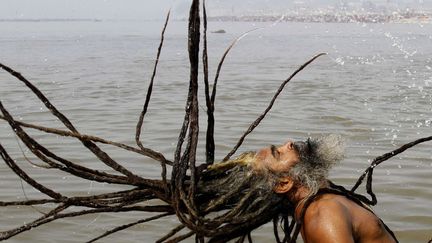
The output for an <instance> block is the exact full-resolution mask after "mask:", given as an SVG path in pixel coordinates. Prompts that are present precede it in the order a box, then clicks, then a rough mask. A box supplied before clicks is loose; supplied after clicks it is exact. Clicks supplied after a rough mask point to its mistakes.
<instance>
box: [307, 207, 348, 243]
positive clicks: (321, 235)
mask: <svg viewBox="0 0 432 243" xmlns="http://www.w3.org/2000/svg"><path fill="white" fill-rule="evenodd" d="M302 233H303V240H304V241H305V243H318V242H319V243H333V242H344V243H354V236H353V230H352V222H351V216H350V214H349V212H348V210H347V209H346V208H345V207H344V206H343V205H342V204H340V203H339V202H337V201H332V200H325V201H320V202H317V204H312V205H311V206H310V207H309V208H308V210H307V212H306V215H305V220H304V225H303V232H302Z"/></svg>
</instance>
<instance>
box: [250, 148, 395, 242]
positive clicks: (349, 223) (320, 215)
mask: <svg viewBox="0 0 432 243" xmlns="http://www.w3.org/2000/svg"><path fill="white" fill-rule="evenodd" d="M304 148H306V149H307V148H308V145H307V143H304V142H295V143H294V142H292V141H288V142H286V143H285V144H283V145H281V146H278V147H276V146H274V145H272V146H270V147H266V148H263V149H261V150H259V151H258V152H257V154H256V156H255V158H256V160H255V162H254V163H253V165H252V166H253V168H254V169H255V170H258V171H263V170H270V171H272V172H275V173H283V172H287V171H289V170H290V169H291V168H292V167H293V166H294V165H295V164H297V163H299V162H300V156H299V150H300V149H304ZM280 180H281V183H279V184H277V185H276V186H275V189H274V190H275V192H277V193H283V194H285V195H286V196H287V197H288V198H289V199H290V200H291V201H293V202H295V203H297V204H298V205H297V206H298V207H297V208H296V211H295V214H296V215H295V216H296V218H299V217H300V211H301V208H302V207H303V205H302V204H303V201H302V199H304V198H305V197H306V196H307V195H308V189H307V188H305V187H304V186H301V185H298V184H297V183H295V181H293V180H292V179H291V178H289V177H285V178H281V179H280ZM301 233H302V238H303V240H304V242H306V243H315V242H320V243H327V242H328V243H329V242H347V243H350V242H361V243H363V242H368V243H375V242H382V243H387V242H396V241H395V240H394V239H393V238H392V236H391V235H390V233H389V232H388V231H387V230H386V229H385V227H384V225H383V224H382V223H381V221H380V220H379V218H378V217H377V216H376V215H375V214H373V213H372V212H370V211H369V210H367V209H365V208H364V207H362V206H360V205H358V204H356V203H354V202H353V201H351V200H349V199H347V198H346V197H344V196H340V195H335V194H324V195H322V196H319V197H318V198H317V199H316V200H315V201H314V202H312V203H311V205H310V206H309V207H308V208H307V210H306V214H305V217H304V224H303V227H302V230H301Z"/></svg>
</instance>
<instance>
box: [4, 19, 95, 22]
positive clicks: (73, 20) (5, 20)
mask: <svg viewBox="0 0 432 243" xmlns="http://www.w3.org/2000/svg"><path fill="white" fill-rule="evenodd" d="M101 21H102V19H0V22H101Z"/></svg>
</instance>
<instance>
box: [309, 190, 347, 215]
mask: <svg viewBox="0 0 432 243" xmlns="http://www.w3.org/2000/svg"><path fill="white" fill-rule="evenodd" d="M345 200H347V199H346V198H345V197H343V196H339V195H334V194H324V195H321V196H319V197H318V198H317V199H315V201H314V202H312V203H311V205H310V206H309V207H308V209H307V211H306V215H305V217H308V218H309V217H310V218H314V219H319V220H331V219H333V218H334V217H335V216H348V213H349V211H348V208H347V206H346V204H345V202H344V201H345Z"/></svg>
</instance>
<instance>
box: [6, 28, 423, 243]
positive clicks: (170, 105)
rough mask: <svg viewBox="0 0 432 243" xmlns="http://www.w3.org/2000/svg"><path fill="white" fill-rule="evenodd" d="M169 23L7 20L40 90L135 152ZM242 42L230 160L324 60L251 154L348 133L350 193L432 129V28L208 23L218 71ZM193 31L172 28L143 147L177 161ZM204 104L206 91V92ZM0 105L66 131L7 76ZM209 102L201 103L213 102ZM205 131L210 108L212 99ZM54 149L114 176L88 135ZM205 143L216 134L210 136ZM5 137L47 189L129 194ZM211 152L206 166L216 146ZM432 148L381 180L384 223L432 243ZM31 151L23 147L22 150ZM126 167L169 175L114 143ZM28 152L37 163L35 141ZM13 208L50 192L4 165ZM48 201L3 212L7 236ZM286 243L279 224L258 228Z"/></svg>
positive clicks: (13, 57) (12, 52)
mask: <svg viewBox="0 0 432 243" xmlns="http://www.w3.org/2000/svg"><path fill="white" fill-rule="evenodd" d="M161 27H162V23H159V22H36V23H32V22H23V23H5V22H3V23H2V22H0V33H1V35H0V62H1V63H4V64H6V65H8V66H11V67H13V68H14V69H16V70H17V71H19V72H21V73H22V74H23V75H24V76H26V77H27V78H28V79H30V80H31V81H33V82H34V84H36V85H37V86H38V87H39V88H40V89H41V90H42V91H43V92H44V94H46V96H47V97H48V98H49V99H50V100H51V101H52V102H53V103H54V104H55V105H56V106H57V108H59V109H60V110H61V111H62V112H64V114H65V115H66V116H68V117H69V118H70V120H71V121H72V122H73V123H74V124H75V125H76V127H77V128H78V129H79V130H80V131H81V132H82V133H87V134H92V135H97V136H100V137H104V138H107V139H110V140H114V141H119V142H123V143H127V144H130V145H133V144H134V142H133V140H134V133H135V125H136V121H137V119H138V114H139V112H140V109H141V107H142V104H143V102H144V96H145V90H146V87H147V85H148V81H149V79H150V75H151V71H152V65H153V62H154V58H155V56H156V49H157V46H158V44H159V36H160V30H161ZM256 27H266V28H265V29H261V30H258V31H255V32H253V33H251V34H249V35H248V36H246V37H245V38H243V39H242V40H241V41H240V42H239V43H238V44H237V46H236V47H235V48H234V49H233V50H232V52H231V53H230V54H229V55H228V58H227V60H226V62H225V65H224V66H223V68H222V73H221V77H220V80H219V86H218V94H217V101H216V119H217V120H216V134H215V137H216V157H217V158H219V159H221V158H222V157H223V156H224V155H225V154H226V153H228V151H229V150H230V148H231V147H232V146H234V144H235V143H236V142H237V140H238V138H239V137H240V136H241V135H242V133H243V131H244V130H245V129H246V128H247V127H248V126H249V124H250V123H251V122H252V121H253V120H254V119H255V118H256V117H257V116H258V115H259V114H260V113H261V112H262V111H263V110H264V109H265V107H266V106H267V104H268V102H269V101H270V99H271V96H272V95H273V93H274V92H275V90H276V89H277V87H278V86H279V84H280V83H281V82H282V81H283V80H284V79H286V78H287V77H288V76H289V75H290V74H291V72H293V71H294V70H295V69H296V68H297V67H298V66H299V65H301V64H302V63H303V62H305V61H306V60H307V59H308V58H310V57H312V56H313V55H315V54H317V53H320V52H327V53H328V55H327V56H324V57H321V58H319V59H318V60H317V61H316V62H314V63H313V64H312V65H310V66H309V67H307V68H306V69H305V70H304V71H303V72H301V73H300V74H299V75H298V76H297V77H296V78H294V79H293V80H292V82H291V83H289V84H288V86H287V87H286V89H285V90H284V91H283V93H282V94H281V96H280V98H279V99H278V100H277V102H276V103H275V106H274V107H273V109H272V111H271V112H270V113H269V114H268V116H267V118H266V119H265V120H264V121H263V122H262V123H261V125H260V126H259V127H257V129H256V130H255V131H254V132H253V133H252V134H251V135H250V136H249V137H247V139H246V141H245V143H244V145H243V146H242V148H241V149H240V151H239V152H241V151H246V150H255V149H258V148H260V147H262V146H266V145H268V144H278V143H282V142H284V141H285V140H287V139H289V138H293V139H304V138H306V137H308V136H314V135H319V134H327V133H338V134H342V135H343V136H344V137H345V138H346V139H347V144H348V146H347V156H346V159H345V160H344V161H343V163H342V164H341V165H340V166H338V167H337V168H335V169H334V170H333V172H332V174H331V177H332V179H333V180H334V181H335V182H336V183H339V184H342V185H345V186H348V187H349V186H351V185H353V184H354V182H355V180H356V178H357V177H358V176H359V175H360V174H361V172H362V171H363V170H364V169H365V168H366V167H367V166H368V164H369V161H370V160H371V159H373V158H374V157H376V156H379V155H381V154H383V153H385V152H389V151H391V150H393V149H395V148H396V147H398V146H400V145H402V144H404V143H407V142H409V141H412V140H415V139H416V138H420V137H425V136H430V135H432V129H431V123H432V60H431V57H432V48H431V47H432V28H431V26H430V25H419V24H367V25H362V24H300V23H279V24H277V25H275V26H270V25H269V24H266V23H228V22H221V23H215V22H211V23H209V29H210V30H217V29H225V30H226V32H227V33H226V34H210V33H209V58H210V64H211V67H210V73H211V77H213V76H214V73H215V70H216V67H217V62H218V60H219V59H220V57H221V56H222V53H223V51H224V49H225V48H226V47H227V46H228V45H229V43H230V42H231V41H232V40H233V39H234V38H235V37H236V36H239V35H240V34H241V33H243V32H244V31H247V30H249V29H253V28H256ZM186 41H187V38H186V23H184V22H172V23H171V24H170V25H169V26H168V29H167V34H166V41H165V44H164V49H163V51H162V56H161V61H160V66H159V69H158V74H157V76H156V81H155V86H154V96H153V99H152V101H151V105H150V109H149V113H148V116H147V117H146V121H145V125H144V132H143V142H144V144H145V145H147V146H148V147H151V148H155V149H157V150H159V151H161V152H163V153H164V154H166V155H167V157H168V158H172V154H173V151H174V147H175V144H176V140H177V137H178V132H179V128H180V126H181V122H182V117H183V111H184V104H185V99H186V92H187V82H188V57H187V52H186V51H187V43H186ZM200 94H201V96H202V94H203V92H202V91H201V93H200ZM0 99H1V101H2V102H3V104H4V105H5V106H6V107H7V108H8V109H9V111H10V112H11V113H12V114H13V115H14V116H15V117H16V118H17V119H20V120H23V121H27V122H33V123H36V124H41V125H47V126H51V127H57V128H63V127H62V125H61V123H60V122H59V121H57V120H56V119H55V118H53V116H52V115H50V114H49V112H48V111H47V110H46V108H45V107H44V106H43V104H41V103H40V102H39V101H38V100H37V98H36V97H35V96H34V95H33V94H32V93H31V92H30V91H29V90H28V89H27V88H26V87H24V86H23V85H22V84H21V83H19V82H17V81H16V80H15V79H14V78H13V77H11V76H8V75H7V74H6V73H5V72H4V71H2V72H0ZM201 100H202V99H201ZM200 112H201V120H202V123H201V132H202V131H204V128H205V105H204V102H201V109H200ZM31 134H34V136H35V138H37V139H38V141H40V142H41V143H42V144H44V145H46V146H47V147H49V148H50V149H52V150H53V151H54V152H56V153H58V154H60V155H62V156H64V157H66V158H70V159H71V160H73V161H74V162H76V163H80V164H82V165H86V166H89V167H92V168H97V169H101V170H102V169H106V170H108V169H107V168H106V167H104V166H103V165H102V164H101V163H100V162H98V161H97V160H96V158H94V157H93V156H92V155H91V154H90V153H88V152H87V151H84V150H83V149H82V148H81V146H80V144H79V143H77V142H76V141H75V140H72V139H66V138H62V137H57V136H48V135H45V134H40V133H37V132H34V131H31ZM202 134H203V135H204V133H203V132H202ZM0 142H1V144H2V145H3V146H5V147H6V148H7V149H8V151H9V152H10V155H11V156H13V157H14V158H15V159H17V161H18V162H19V164H20V165H21V166H22V167H23V168H25V169H26V170H27V171H28V172H29V173H30V174H31V175H32V176H33V177H34V178H36V179H37V180H39V181H40V182H42V183H44V184H45V185H48V186H50V187H52V188H55V189H57V190H59V191H61V192H63V193H64V194H66V195H87V194H92V193H96V192H107V191H111V190H113V189H118V188H119V187H113V186H111V185H105V184H97V183H89V182H86V181H82V180H79V179H75V178H72V177H71V176H69V175H66V174H62V173H60V172H57V171H53V170H46V169H40V168H33V166H32V165H30V164H29V163H27V162H26V161H25V159H24V156H23V153H22V152H21V150H20V147H19V143H18V142H17V140H16V138H15V137H14V135H13V133H12V132H11V130H10V128H9V127H8V125H7V124H6V122H4V121H0ZM199 145H200V149H199V158H200V159H201V160H202V158H203V151H204V149H203V148H204V143H203V142H201V143H200V144H199ZM431 145H432V144H431V143H428V144H422V145H418V146H416V147H414V148H412V149H410V150H408V151H406V152H405V153H403V154H401V155H400V156H397V157H395V158H393V159H391V160H389V161H386V162H385V163H383V164H382V165H381V166H379V168H377V169H376V170H375V173H374V189H375V192H376V194H377V196H378V201H379V203H378V205H377V206H376V207H375V208H374V210H375V211H376V212H377V214H378V215H380V216H381V217H382V218H383V220H384V221H385V222H386V223H387V224H388V225H389V227H390V228H392V229H393V230H394V231H395V233H396V235H397V236H398V237H399V239H400V240H401V242H426V241H427V240H429V239H430V238H431V237H432V210H431V208H432V207H431V200H432V189H431V175H432V152H431ZM21 146H23V145H21ZM103 148H104V149H106V150H107V151H109V153H110V155H112V157H113V158H115V159H116V160H117V161H119V162H121V163H122V164H123V165H124V166H126V167H127V168H129V169H131V170H133V171H135V172H136V173H138V174H140V175H143V176H145V177H150V178H158V177H159V175H160V167H159V166H158V164H157V163H155V162H153V161H151V160H149V159H146V158H142V157H139V156H137V155H135V154H131V153H126V152H124V151H120V150H118V149H114V148H112V147H106V146H103ZM22 150H23V151H24V154H25V155H27V156H29V158H30V159H31V160H32V161H33V162H36V163H37V160H36V159H34V157H32V156H30V153H29V152H28V150H27V149H26V148H24V147H22ZM0 195H1V199H0V200H1V201H7V200H19V199H24V198H25V197H28V198H40V197H41V195H40V194H39V193H37V192H36V191H35V190H34V189H32V188H30V187H29V186H27V185H25V184H24V183H21V182H20V180H19V179H18V178H17V176H15V175H14V174H13V173H12V172H11V171H10V170H9V169H8V168H7V167H6V165H5V164H4V163H1V165H0ZM36 210H40V211H46V208H44V207H35V208H14V207H7V208H0V230H2V231H3V230H7V229H10V228H12V227H14V226H17V225H21V224H23V223H25V222H29V221H31V220H32V219H34V217H36V216H37V215H38V214H37V213H36ZM145 216H146V215H144V214H140V213H133V214H130V213H129V214H128V213H123V214H101V215H90V216H83V217H79V218H74V219H66V220H59V221H58V222H56V223H52V224H47V225H45V226H42V227H40V228H36V229H34V230H32V231H29V232H26V233H23V234H21V235H19V236H17V237H15V238H13V239H11V240H9V242H83V241H86V240H89V239H91V238H92V237H94V236H96V235H99V234H101V233H103V232H104V231H106V230H108V229H111V228H113V227H115V226H118V225H121V224H125V223H129V222H133V221H135V220H136V219H141V218H144V217H145ZM175 225H176V221H175V220H174V219H166V220H159V221H154V222H151V223H147V224H142V225H139V226H136V227H133V228H130V229H129V230H127V231H124V232H120V233H117V234H114V235H112V236H110V237H109V238H106V239H105V240H104V241H103V242H153V241H155V240H156V239H158V237H160V236H161V235H163V233H164V232H167V231H168V230H169V229H170V228H172V227H174V226H175ZM254 237H255V239H256V241H257V242H268V241H270V240H272V239H273V233H272V229H271V226H270V225H265V226H263V227H262V228H261V229H260V230H258V231H256V232H255V233H254Z"/></svg>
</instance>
